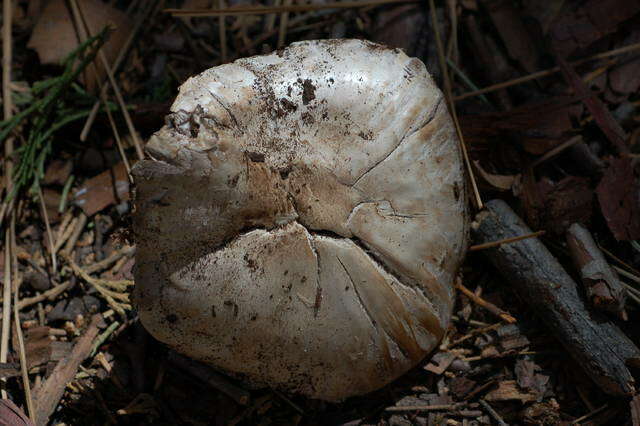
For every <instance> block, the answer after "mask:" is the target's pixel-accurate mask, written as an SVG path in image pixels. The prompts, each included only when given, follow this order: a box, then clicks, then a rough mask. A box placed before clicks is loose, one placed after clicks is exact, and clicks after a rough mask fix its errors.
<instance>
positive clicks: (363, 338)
mask: <svg viewBox="0 0 640 426" xmlns="http://www.w3.org/2000/svg"><path fill="white" fill-rule="evenodd" d="M146 149H147V152H148V153H149V155H150V157H151V159H149V160H143V161H140V162H139V163H138V164H137V165H136V166H135V167H134V170H133V174H134V178H135V183H136V197H135V212H134V231H135V234H136V242H137V245H138V248H137V251H136V269H135V278H136V288H135V292H134V297H135V302H136V304H137V306H138V309H139V314H140V318H141V321H142V323H143V324H144V326H145V327H146V328H147V329H148V330H149V331H150V332H151V333H152V334H153V335H154V336H155V337H156V338H158V339H159V340H161V341H163V342H165V343H167V344H169V345H170V346H172V347H173V348H175V349H176V350H178V351H179V352H182V353H184V354H187V355H190V356H191V357H193V358H196V359H199V360H202V361H205V362H208V363H210V364H212V365H214V366H216V367H218V368H221V369H224V370H227V371H230V372H234V373H238V374H240V375H242V376H243V377H244V378H246V379H247V380H250V381H252V382H255V383H256V384H266V385H270V386H272V387H275V388H280V389H283V390H286V391H294V392H300V393H303V394H305V395H308V396H310V397H314V398H321V399H326V400H340V399H343V398H345V397H348V396H351V395H357V394H363V393H366V392H370V391H372V390H375V389H377V388H380V387H382V386H383V385H385V384H387V383H389V382H390V381H391V380H393V379H395V378H396V377H398V376H400V375H401V374H403V373H404V372H406V371H407V370H408V369H410V368H411V367H413V366H414V365H416V364H417V363H418V362H420V361H421V360H422V359H423V358H424V357H425V356H426V355H427V354H428V353H429V352H431V351H432V350H433V349H434V348H435V347H436V345H437V344H438V342H439V340H440V339H441V337H442V336H443V334H444V331H445V330H446V328H447V327H448V324H449V321H450V316H451V310H452V307H453V300H454V299H453V280H454V278H455V274H456V273H457V269H458V266H459V264H460V262H461V261H462V258H463V256H464V252H465V250H466V244H467V225H468V224H467V221H468V217H467V212H466V191H465V180H464V176H463V171H462V161H461V156H460V152H459V146H458V140H457V139H456V135H455V131H454V128H453V125H452V122H451V118H450V117H449V114H448V112H447V108H446V105H445V102H444V101H443V97H442V93H441V92H440V91H439V90H438V88H437V87H436V86H435V84H434V83H433V81H432V80H431V78H430V77H429V75H428V73H427V71H426V69H425V67H424V65H423V64H422V62H420V61H419V60H417V59H415V58H409V57H407V56H406V55H405V54H404V53H403V52H401V51H399V50H397V49H389V48H386V47H383V46H380V45H377V44H373V43H370V42H365V41H359V40H325V41H307V42H300V43H294V44H292V45H291V46H290V47H288V48H287V49H284V50H282V51H278V52H275V53H273V54H271V55H267V56H256V57H251V58H246V59H240V60H237V61H236V62H234V63H232V64H227V65H222V66H219V67H215V68H212V69H209V70H207V71H205V72H203V73H202V74H200V75H198V76H195V77H193V78H190V79H189V80H188V81H187V82H186V83H184V84H183V85H182V87H181V88H180V93H179V95H178V97H177V99H176V100H175V102H174V104H173V106H172V108H171V114H170V115H169V116H168V117H167V124H166V125H165V126H164V127H163V128H162V129H161V130H160V131H158V132H157V133H156V134H155V135H153V136H152V137H151V139H150V140H149V142H148V144H147V147H146Z"/></svg>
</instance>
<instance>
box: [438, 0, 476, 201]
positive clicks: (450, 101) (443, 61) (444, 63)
mask: <svg viewBox="0 0 640 426" xmlns="http://www.w3.org/2000/svg"><path fill="white" fill-rule="evenodd" d="M429 8H430V10H431V22H432V24H433V32H434V33H435V36H436V44H437V47H438V59H439V61H440V68H441V70H442V76H443V79H444V95H445V97H446V99H447V105H448V107H449V112H450V113H451V116H452V117H453V122H454V124H455V126H456V133H457V134H458V141H459V143H460V149H461V150H462V156H463V157H464V164H465V166H466V168H467V173H468V175H469V180H470V181H471V188H472V190H473V200H474V202H475V204H476V208H477V209H478V210H482V208H483V207H484V205H483V203H482V198H481V197H480V191H478V184H477V183H476V178H475V175H474V173H473V169H472V168H471V162H470V161H469V153H468V152H467V146H466V145H465V143H464V137H463V136H462V131H461V130H460V123H459V122H458V114H457V113H456V106H455V104H454V103H453V98H452V93H451V80H450V79H449V70H448V69H447V61H446V59H445V56H444V46H443V45H442V38H441V37H440V26H439V25H438V16H437V14H436V6H435V4H434V1H433V0H429Z"/></svg>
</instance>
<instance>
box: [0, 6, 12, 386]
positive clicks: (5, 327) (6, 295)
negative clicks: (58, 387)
mask: <svg viewBox="0 0 640 426" xmlns="http://www.w3.org/2000/svg"><path fill="white" fill-rule="evenodd" d="M5 1H6V0H5ZM10 232H11V231H10V229H9V228H7V229H6V230H5V233H4V284H3V289H2V312H11V252H10V247H11V237H10V235H11V234H10ZM10 327H11V315H3V316H2V336H1V339H2V340H1V341H0V362H3V363H4V362H7V355H8V354H9V333H10V332H11V331H10ZM0 392H1V395H2V399H7V391H6V389H5V388H4V386H3V387H2V390H1V391H0Z"/></svg>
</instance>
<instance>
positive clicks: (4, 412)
mask: <svg viewBox="0 0 640 426" xmlns="http://www.w3.org/2000/svg"><path fill="white" fill-rule="evenodd" d="M0 426H35V425H34V423H33V422H32V421H31V420H30V419H29V417H27V415H26V414H25V413H24V411H22V410H21V409H20V408H18V406H16V404H14V403H13V402H12V401H11V400H10V399H2V400H0Z"/></svg>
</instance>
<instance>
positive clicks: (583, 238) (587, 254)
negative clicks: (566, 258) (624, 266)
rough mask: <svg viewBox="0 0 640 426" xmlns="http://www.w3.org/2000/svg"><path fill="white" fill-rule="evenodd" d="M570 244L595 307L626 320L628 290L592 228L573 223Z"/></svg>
mask: <svg viewBox="0 0 640 426" xmlns="http://www.w3.org/2000/svg"><path fill="white" fill-rule="evenodd" d="M567 245H568V246H569V250H570V251H571V256H572V257H573V261H574V262H575V264H576V268H578V271H580V277H581V278H582V283H583V284H584V287H585V289H586V292H587V296H588V297H589V300H590V301H591V303H592V304H593V306H594V307H596V308H597V309H600V310H603V311H607V312H611V313H613V314H615V315H616V316H618V317H619V318H621V319H623V320H625V321H626V319H627V313H626V312H625V310H624V305H625V301H626V300H627V290H626V289H625V288H624V287H623V286H622V284H621V283H620V280H619V279H618V274H616V273H615V271H614V270H613V269H611V266H609V264H608V263H607V261H606V260H605V258H604V255H603V254H602V252H601V251H600V249H599V248H598V246H597V244H596V243H595V241H593V238H592V237H591V234H590V233H589V231H588V230H587V229H586V228H584V227H583V226H581V225H580V224H578V223H574V224H573V225H571V226H570V227H569V229H568V230H567Z"/></svg>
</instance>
